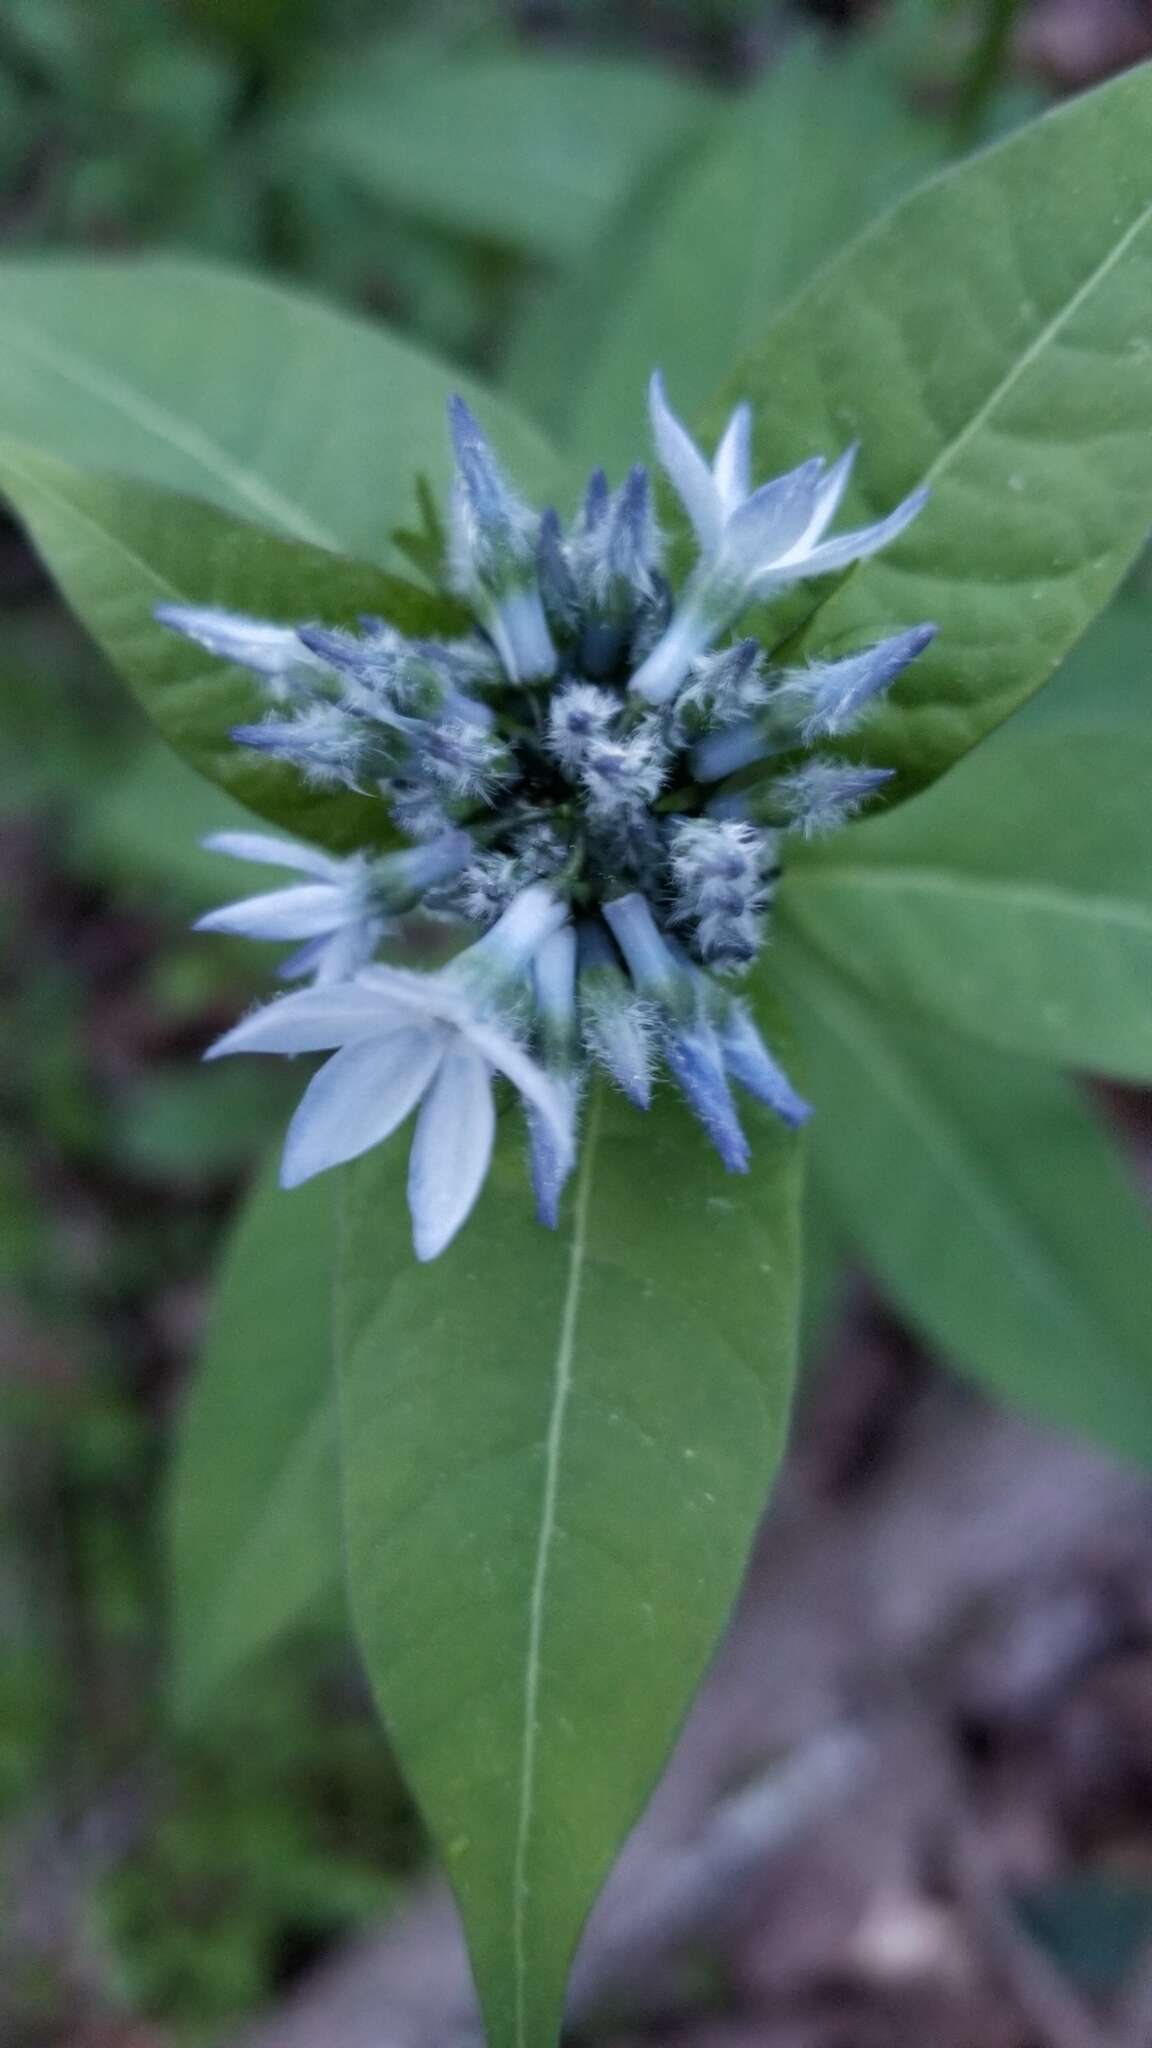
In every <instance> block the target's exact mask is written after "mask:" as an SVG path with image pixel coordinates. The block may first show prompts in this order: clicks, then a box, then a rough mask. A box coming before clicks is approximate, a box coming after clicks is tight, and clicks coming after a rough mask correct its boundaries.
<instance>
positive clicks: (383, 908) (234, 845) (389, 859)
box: [195, 832, 474, 983]
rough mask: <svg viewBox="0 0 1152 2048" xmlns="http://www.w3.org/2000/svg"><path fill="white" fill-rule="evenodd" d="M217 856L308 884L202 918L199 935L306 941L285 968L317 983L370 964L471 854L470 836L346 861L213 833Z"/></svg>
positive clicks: (284, 972)
mask: <svg viewBox="0 0 1152 2048" xmlns="http://www.w3.org/2000/svg"><path fill="white" fill-rule="evenodd" d="M204 844H205V846H206V847H207V848H208V849H209V850H210V851H211V852H213V853H227V854H230V855H231V857H232V858H233V860H247V861H256V862H259V863H260V864H262V865H265V866H268V867H278V868H289V869H295V870H296V872H297V873H299V874H303V875H307V876H309V877H310V880H309V881H308V882H305V883H297V884H295V885H293V886H292V887H290V888H284V889H270V890H266V891H264V892H263V893H262V894H261V895H259V896H245V897H242V898H241V899H240V900H239V901H238V902H236V903H226V904H224V905H223V906H222V907H221V909H219V910H210V911H208V912H207V913H206V914H205V916H203V917H201V918H199V919H198V920H197V923H196V927H195V928H196V930H197V931H202V932H230V933H236V934H237V935H238V936H241V937H243V938H249V939H269V940H286V939H303V940H305V941H306V944H305V945H304V946H303V947H302V948H301V949H300V951H299V952H298V953H294V954H293V955H292V957H291V959H289V960H288V961H286V962H285V963H284V965H283V966H282V967H281V969H280V973H281V976H282V977H283V978H284V979H285V980H296V979H297V978H301V977H303V976H304V975H311V977H312V979H313V981H315V982H317V983H321V982H330V981H346V980H348V979H349V978H350V977H351V976H352V975H354V974H355V973H356V972H357V971H358V970H359V969H360V968H361V967H365V966H367V964H368V962H369V961H370V960H371V959H372V957H373V955H374V954H375V952H376V950H377V948H378V946H379V945H380V942H381V940H382V939H383V938H384V937H385V936H386V935H387V934H388V933H389V932H390V931H393V930H394V929H395V920H396V918H397V916H398V915H400V914H401V913H402V912H404V911H407V910H411V909H412V908H413V907H414V906H415V905H416V904H417V903H418V902H419V901H420V899H421V897H422V896H423V895H424V893H425V891H426V890H428V889H429V888H431V887H433V886H434V885H435V884H436V883H437V882H443V881H446V880H447V879H448V878H449V877H450V876H452V875H456V874H459V872H460V870H461V869H462V868H464V867H466V866H467V864H468V862H469V861H470V859H471V858H472V854H473V851H474V848H473V844H472V840H471V839H470V838H469V836H468V834H467V833H466V832H448V833H445V834H444V836H443V837H442V838H441V839H438V840H433V841H431V842H430V843H429V844H428V845H427V846H419V847H410V848H408V849H406V850H405V851H403V852H401V853H393V854H384V855H382V856H379V857H377V858H375V859H374V858H372V857H371V856H370V855H368V854H363V853H354V854H350V855H348V856H346V857H345V858H344V859H340V858H338V857H337V856H336V855H334V854H329V853H321V852H320V851H319V850H318V848H316V847H314V846H304V845H302V844H301V843H300V841H299V840H295V839H277V838H275V837H274V836H273V835H272V834H271V833H265V832H214V833H212V834H211V835H210V837H209V838H207V839H205V841H204Z"/></svg>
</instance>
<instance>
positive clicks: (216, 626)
mask: <svg viewBox="0 0 1152 2048" xmlns="http://www.w3.org/2000/svg"><path fill="white" fill-rule="evenodd" d="M155 615H156V617H157V619H158V620H159V621H160V624H161V625H162V626H169V627H171V629H172V631H173V632H174V633H182V634H183V635H184V638H185V639H186V640H194V641H195V642H196V644H197V646H198V647H204V648H206V649H207V650H208V653H209V654H215V655H218V656H219V657H220V659H221V660H222V661H234V662H237V663H239V665H240V667H241V668H250V669H255V670H256V672H257V674H258V675H267V676H277V675H280V674H282V673H283V671H284V670H285V669H286V668H288V667H289V666H290V665H291V664H292V663H293V662H296V661H301V662H310V661H311V657H310V656H309V655H308V653H307V652H306V650H305V648H304V647H303V645H302V643H301V641H300V640H299V638H298V637H297V633H296V628H295V626H282V625H277V624H276V623H275V622H274V621H273V620H271V619H254V618H250V617H249V616H248V614H247V613H246V612H228V611H224V610H223V609H222V608H221V607H220V606H218V605H206V604H159V605H157V607H156V614H155Z"/></svg>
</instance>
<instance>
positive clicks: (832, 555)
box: [797, 489, 929, 576]
mask: <svg viewBox="0 0 1152 2048" xmlns="http://www.w3.org/2000/svg"><path fill="white" fill-rule="evenodd" d="M928 495H929V494H928V491H927V489H921V490H918V491H913V492H912V495H911V497H908V498H905V500H904V502H903V504H902V505H897V507H896V510H895V511H894V512H890V513H889V514H888V517H887V519H878V520H877V521H876V524H875V525H874V526H862V527H859V528H858V529H857V531H856V532H855V533H842V534H841V535H840V536H839V538H838V539H837V540H826V541H824V542H823V543H822V545H821V546H820V547H818V548H813V549H812V552H811V553H810V554H809V555H807V556H806V557H805V559H804V561H803V562H802V563H798V564H797V571H798V573H799V574H801V575H804V576H827V575H828V574H829V573H830V572H831V571H832V570H833V569H846V568H847V567H848V564H849V563H850V562H863V561H865V560H866V559H867V557H868V556H869V555H875V554H877V553H878V552H879V550H880V549H881V548H886V547H887V546H888V544H889V542H890V541H894V540H895V539H896V538H897V536H898V535H899V534H901V533H903V531H904V529H905V527H906V526H910V525H911V523H912V521H913V520H914V519H915V517H916V515H917V513H918V512H922V511H923V509H924V506H925V505H926V504H927V502H928Z"/></svg>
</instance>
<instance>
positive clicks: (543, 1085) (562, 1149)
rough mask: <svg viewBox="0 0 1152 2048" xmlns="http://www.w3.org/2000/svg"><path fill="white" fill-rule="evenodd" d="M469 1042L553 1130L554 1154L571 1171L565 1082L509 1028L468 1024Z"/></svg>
mask: <svg viewBox="0 0 1152 2048" xmlns="http://www.w3.org/2000/svg"><path fill="white" fill-rule="evenodd" d="M468 1042H469V1044H470V1045H472V1046H474V1047H475V1048H476V1050H477V1052H479V1053H480V1054H481V1055H482V1056H483V1058H484V1060H485V1062H486V1064H487V1065H488V1066H490V1067H496V1068H497V1069H498V1071H499V1072H500V1073H502V1074H503V1075H505V1076H506V1078H507V1079H508V1080H509V1081H511V1083H512V1085H513V1087H514V1088H516V1089H518V1090H519V1092H520V1094H521V1095H522V1096H523V1097H524V1100H525V1102H526V1103H530V1104H531V1106H532V1108H533V1109H535V1110H536V1111H537V1113H538V1114H539V1116H540V1117H541V1119H542V1121H543V1122H544V1123H545V1124H546V1125H547V1127H548V1129H549V1130H550V1132H551V1133H552V1138H553V1142H554V1144H555V1146H556V1150H557V1154H558V1155H559V1157H560V1158H561V1159H562V1160H563V1161H565V1162H566V1164H565V1171H570V1169H571V1165H572V1162H573V1160H574V1159H575V1156H576V1126H575V1110H574V1105H573V1104H572V1102H571V1101H570V1100H569V1097H568V1091H567V1089H566V1088H565V1086H564V1084H563V1083H562V1082H560V1081H556V1080H554V1079H553V1078H552V1076H551V1075H550V1074H547V1073H545V1071H544V1068H543V1067H542V1066H540V1065H539V1064H538V1062H537V1061H536V1060H534V1059H533V1058H532V1056H531V1054H530V1053H527V1052H525V1050H524V1047H523V1046H522V1045H521V1044H520V1041H519V1039H517V1038H513V1037H512V1035H511V1033H510V1032H508V1031H502V1030H501V1028H500V1026H499V1025H498V1024H479V1023H476V1024H471V1025H470V1026H469V1029H468Z"/></svg>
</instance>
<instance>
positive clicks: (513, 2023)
mask: <svg viewBox="0 0 1152 2048" xmlns="http://www.w3.org/2000/svg"><path fill="white" fill-rule="evenodd" d="M752 1121H753V1120H751V1119H750V1124H751V1123H752ZM754 1136H755V1158H754V1161H753V1167H752V1171H751V1173H750V1175H749V1177H748V1180H747V1181H746V1182H736V1181H733V1180H731V1179H729V1178H728V1177H727V1176H726V1175H725V1174H724V1172H723V1171H722V1169H721V1168H720V1166H719V1164H718V1162H717V1161H716V1159H715V1157H714V1155H713V1154H712V1152H711V1151H710V1149H709V1148H708V1146H707V1145H706V1143H705V1142H704V1140H703V1138H702V1137H701V1136H699V1135H698V1134H697V1132H696V1130H695V1128H694V1126H692V1125H691V1123H690V1120H689V1118H688V1116H687V1113H686V1112H685V1111H683V1110H681V1109H680V1108H679V1107H678V1106H677V1105H675V1104H674V1103H672V1102H670V1101H668V1100H664V1101H661V1103H660V1104H659V1105H658V1106H657V1107H656V1108H654V1109H653V1110H652V1112H651V1113H650V1115H649V1116H648V1117H646V1118H641V1117H638V1116H637V1115H636V1113H635V1111H634V1110H632V1109H631V1108H630V1107H629V1106H628V1105H627V1104H625V1103H624V1102H623V1101H622V1100H620V1099H619V1098H616V1097H609V1096H607V1094H606V1093H604V1092H603V1091H598V1092H597V1093H596V1095H595V1096H594V1098H593V1100H592V1102H591V1103H590V1105H589V1109H588V1114H587V1119H586V1129H585V1132H584V1139H583V1150H582V1161H581V1166H580V1170H579V1174H578V1178H577V1182H576V1185H575V1187H574V1190H573V1193H572V1195H571V1197H570V1200H569V1205H568V1210H567V1214H566V1215H565V1217H564V1219H563V1222H562V1226H561V1228H560V1230H559V1231H557V1232H556V1233H555V1234H553V1233H550V1232H548V1231H545V1230H542V1229H541V1228H540V1227H539V1226H538V1225H537V1224H536V1223H535V1221H534V1220H533V1217H532V1213H531V1201H530V1196H529V1193H528V1190H527V1188H526V1186H525V1179H526V1176H525V1173H524V1167H523V1160H522V1156H521V1155H522V1149H523V1146H522V1136H521V1132H520V1130H519V1128H518V1120H517V1119H513V1120H511V1128H508V1127H507V1126H506V1127H505V1129H504V1131H503V1135H502V1141H501V1143H500V1146H499V1149H498V1156H497V1161H496V1165H495V1168H494V1171H493V1175H492V1177H491V1180H490V1182H489V1185H488V1187H487V1188H486V1190H485V1192H484V1194H483V1196H482V1198H481V1202H480V1205H479V1207H478V1209H477V1212H476V1215H475V1217H474V1218H473V1220H472V1221H471V1222H470V1223H469V1224H468V1226H467V1228H466V1229H465V1231H464V1233H463V1235H462V1236H461V1238H460V1239H459V1241H458V1242H457V1244H455V1245H454V1246H453V1247H452V1249H451V1251H450V1252H448V1254H447V1255H446V1256H445V1257H444V1258H442V1259H440V1260H438V1261H437V1263H436V1264H435V1265H434V1266H432V1267H419V1266H417V1265H416V1263H415V1262H414V1260H413V1258H412V1256H411V1253H410V1251H409V1249H408V1221H407V1217H406V1214H405V1212H404V1200H403V1179H404V1170H403V1162H402V1160H401V1159H399V1158H398V1156H397V1153H396V1151H395V1149H394V1148H393V1149H392V1150H391V1151H388V1152H385V1153H384V1154H382V1155H377V1156H375V1157H373V1158H371V1159H369V1160H367V1161H365V1162H364V1163H363V1164H361V1165H358V1166H356V1167H354V1168H352V1169H351V1171H350V1174H349V1176H348V1178H347V1181H346V1198H345V1222H344V1231H343V1238H342V1254H341V1280H340V1286H339V1292H338V1303H339V1306H338V1312H337V1332H338V1348H339V1351H340V1353H341V1359H342V1377H343V1389H344V1391H343V1442H344V1450H343V1462H344V1467H345V1473H346V1486H347V1509H348V1546H349V1548H348V1556H349V1570H350V1574H351V1587H352V1599H353V1606H354V1610H355V1613H356V1616H357V1620H358V1626H359V1631H360V1637H361V1642H362V1646H363V1650H364V1655H365V1658H366V1661H367V1665H368V1668H369V1671H370V1673H371V1675H372V1679H373V1682H374V1684H375V1687H376V1690H377V1693H378V1697H379V1701H380V1707H381V1711H382V1713H383V1715H384V1718H385V1720H386V1722H387V1725H388V1729H389V1734H390V1736H391V1738H392V1740H393V1742H394V1744H395V1747H396V1750H397V1753H398V1756H399V1758H400V1762H401V1765H402V1768H403V1769H404V1771H405V1774H406V1776H407V1778H408V1780H409V1782H410V1784H411V1785H412V1787H413V1789H414V1790H415V1793H416V1795H417V1798H418V1799H419V1800H420V1802H421V1804H422V1806H423V1809H424V1812H425V1815H426V1818H427V1820H428V1822H429V1824H430V1826H431V1828H432V1831H433V1833H434V1835H435V1837H436V1839H437V1841H438V1843H439V1846H440V1850H441V1854H442V1855H443V1857H444V1860H445V1863H446V1865H447V1868H448V1871H449V1874H450V1876H451V1878H452V1881H453V1884H454V1886H455V1889H456V1894H457V1898H458V1900H459V1902H460V1906H461V1910H462V1912H463V1915H464V1920H465V1925H466V1929H467V1933H468V1939H469V1944H470V1948H471V1954H472V1961H473V1967H474V1970H475V1974H476V1979H477V1983H478V1986H479V1990H480V1995H481V1999H482V2002H483V2005H484V2009H485V2013H486V2017H487V2023H488V2029H489V2036H488V2038H489V2044H490V2048H547V2044H548V2043H550V2042H552V2041H553V2040H554V2039H555V2038H556V2036H557V2034H558V2032H559V2022H560V2011H561V2005H562V2000H563V1992H564V1980H565V1975H566V1972H567V1967H568V1963H569V1959H570V1956H571V1953H572V1949H573V1945H574V1943H575V1940H576V1937H577V1934H578V1933H579V1930H580V1927H581V1925H582V1923H583V1920H584V1917H585V1915H586V1913H587V1911H588V1909H589V1907H590V1905H591V1903H592V1900H593V1898H594V1897H595V1894H596V1892H597V1890H598V1888H599V1886H600V1884H601V1882H602V1880H603V1878H604V1876H605V1874H606V1871H607V1869H608V1866H609V1864H610V1862H611V1860H612V1857H613V1855H614V1853H615V1851H616V1849H617V1848H618V1847H619V1844H620V1842H621V1840H622V1838H623V1836H624V1834H625V1833H626V1831H627V1830H628V1828H629V1827H630V1826H631V1824H632V1822H633V1821H634V1820H635V1818H636V1815H637V1813H638V1812H639V1810H640V1807H641V1806H642V1804H643V1802H644V1800H645V1798H646V1797H647V1794H648V1792H649V1790H650V1788H651V1786H652V1783H653V1780H654V1778H655V1776H656V1774H657V1772H658V1770H659V1768H660V1766H661V1764H662V1763H663V1760H664V1757H665V1755H666V1753H667V1750H668V1748H669V1745H670V1743H671V1741H672V1738H673V1736H674V1734H675V1732H676V1729H677V1727H678V1725H679V1723H680V1721H681V1719H682V1717H683V1714H684V1712H685V1709H686V1707H687V1705H688V1702H689V1700H690V1697H691V1694H692V1691H693V1688H694V1686H695V1684H696V1682H697V1680H698V1678H699V1676H700V1674H701V1671H702V1669H703V1667H704V1664H705V1662H706V1660H707V1658H708V1656H709V1654H710V1652H711V1650H712V1648H713V1647H714V1644H715V1641H716V1638H717V1636H718V1634H719V1632H720V1629H721V1627H722V1625H723V1623H724V1620H725V1618H726V1616H727V1613H728V1610H729V1607H730V1605H731V1602H732V1600H733V1597H734V1595H735V1592H736V1589H737V1586H738V1583H739V1579H740V1574H741V1571H742V1569H743V1566H744V1563H745V1559H746V1556H747V1552H748V1547H749V1544H750V1542H751V1538H752V1534H753V1531H754V1528H755V1525H756V1521H757V1517H758V1515H759V1513H760V1511H761V1509H762V1507H763V1505H764V1501H765V1497H766V1494H767V1491H768V1486H769V1482H770V1480H771V1477H772V1472H773V1468H774V1465H775V1463H776V1460H777V1458H778V1457H779V1453H780V1448H781V1440H782V1436H783V1431H784V1425H785V1419H786V1415H787V1409H788V1397H789V1386H790V1380H791V1371H792V1349H793V1326H794V1322H795V1310H796V1287H797V1250H798V1247H797V1219H796V1208H797V1194H798V1172H797V1147H796V1144H795V1141H794V1140H793V1139H791V1138H789V1137H788V1136H787V1134H785V1133H782V1132H781V1130H780V1128H779V1126H770V1125H768V1123H767V1122H766V1120H765V1119H763V1118H760V1117H757V1118H756V1119H755V1133H754Z"/></svg>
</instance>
